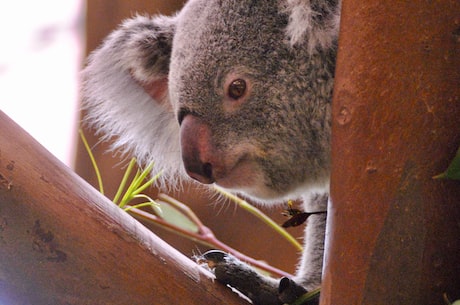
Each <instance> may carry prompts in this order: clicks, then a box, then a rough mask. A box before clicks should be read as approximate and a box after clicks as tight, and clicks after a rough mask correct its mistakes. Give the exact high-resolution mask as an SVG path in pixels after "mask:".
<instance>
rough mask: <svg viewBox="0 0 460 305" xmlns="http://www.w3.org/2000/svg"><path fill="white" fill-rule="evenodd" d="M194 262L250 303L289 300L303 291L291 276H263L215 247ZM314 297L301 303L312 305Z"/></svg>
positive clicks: (273, 303) (277, 303)
mask: <svg viewBox="0 0 460 305" xmlns="http://www.w3.org/2000/svg"><path fill="white" fill-rule="evenodd" d="M197 262H198V263H199V264H201V265H204V266H207V268H208V269H210V270H211V271H212V272H214V274H215V276H216V280H217V281H218V282H220V283H222V284H224V285H228V286H230V287H232V288H235V289H237V290H238V291H240V292H241V293H242V294H244V295H246V296H247V297H248V298H249V299H250V300H251V301H252V302H253V304H254V305H282V304H286V303H291V302H293V301H296V300H297V299H298V298H299V297H300V296H302V295H304V294H305V293H306V290H305V288H303V287H302V286H300V285H298V284H296V283H295V282H294V281H293V280H291V279H288V278H282V279H281V280H279V279H273V278H270V277H267V276H263V275H261V274H259V273H258V272H257V271H255V270H254V269H253V268H252V267H250V266H249V265H247V264H245V263H243V262H242V261H240V260H239V259H237V258H236V257H234V256H233V255H231V254H228V253H225V252H222V251H219V250H211V251H208V252H206V253H204V254H203V255H201V256H199V257H198V258H197ZM318 300H319V298H315V300H311V301H308V303H303V304H309V305H316V304H318Z"/></svg>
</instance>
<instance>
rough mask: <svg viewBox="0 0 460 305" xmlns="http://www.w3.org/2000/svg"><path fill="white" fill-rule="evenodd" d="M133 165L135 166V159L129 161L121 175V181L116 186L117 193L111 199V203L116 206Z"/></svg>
mask: <svg viewBox="0 0 460 305" xmlns="http://www.w3.org/2000/svg"><path fill="white" fill-rule="evenodd" d="M134 165H136V158H132V159H131V161H130V162H129V165H128V168H127V169H126V171H125V174H124V175H123V179H122V180H121V183H120V185H119V186H118V190H117V193H116V194H115V197H113V202H114V203H115V204H118V200H120V196H121V193H122V192H123V190H124V188H125V186H126V182H127V181H128V178H129V175H131V172H132V171H133V168H134Z"/></svg>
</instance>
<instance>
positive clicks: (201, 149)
mask: <svg viewBox="0 0 460 305" xmlns="http://www.w3.org/2000/svg"><path fill="white" fill-rule="evenodd" d="M180 142H181V153H182V161H183V162H184V166H185V170H186V171H187V174H188V175H189V176H190V177H191V178H193V179H195V180H197V181H198V182H201V183H203V184H211V183H214V182H215V179H214V175H213V163H212V156H213V153H212V152H213V149H212V145H211V131H210V130H209V127H208V125H206V124H205V123H203V122H202V120H201V119H200V118H198V117H196V116H195V115H193V114H187V115H186V116H184V117H183V118H182V120H181V128H180Z"/></svg>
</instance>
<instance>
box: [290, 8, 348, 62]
mask: <svg viewBox="0 0 460 305" xmlns="http://www.w3.org/2000/svg"><path fill="white" fill-rule="evenodd" d="M337 1H338V2H339V3H338V5H332V4H331V5H329V6H328V4H327V3H328V1H324V0H323V1H321V4H320V1H318V0H313V1H311V0H286V1H284V3H283V4H284V5H283V6H284V8H283V9H284V10H285V12H286V13H288V14H289V23H288V26H287V27H286V35H287V36H288V38H289V42H290V44H291V45H292V46H294V45H297V44H303V43H305V42H307V48H308V51H309V52H310V53H313V52H314V51H315V50H316V49H328V48H330V47H332V46H333V45H334V43H335V42H336V40H337V37H338V31H339V23H340V0H337ZM312 2H317V3H318V4H317V5H316V6H317V7H316V8H315V5H314V4H313V3H312ZM315 9H316V10H315Z"/></svg>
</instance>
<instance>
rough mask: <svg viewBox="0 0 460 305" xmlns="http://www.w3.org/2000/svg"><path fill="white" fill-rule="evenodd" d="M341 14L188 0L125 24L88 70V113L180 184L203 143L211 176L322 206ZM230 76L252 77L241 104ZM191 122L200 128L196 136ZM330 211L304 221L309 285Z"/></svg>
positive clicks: (245, 0)
mask: <svg viewBox="0 0 460 305" xmlns="http://www.w3.org/2000/svg"><path fill="white" fill-rule="evenodd" d="M339 10H340V3H339V2H338V1H337V0H324V1H320V0H311V1H310V0H270V1H269V0H266V1H256V0H233V1H230V0H190V1H189V2H188V3H187V4H186V5H185V7H184V8H183V9H182V10H181V11H180V12H179V13H178V14H177V15H176V16H173V17H164V16H158V17H154V18H149V17H144V16H138V17H135V18H133V19H130V20H128V21H125V22H124V23H123V24H122V25H121V26H120V27H119V28H118V29H117V30H116V31H114V32H113V33H112V34H111V35H110V36H109V37H108V38H107V39H106V40H105V41H104V43H103V45H102V46H101V47H100V48H99V49H97V50H96V51H95V52H93V54H92V55H91V56H90V58H89V62H88V65H87V67H86V68H85V70H84V71H83V80H84V86H83V96H84V107H85V109H87V112H88V116H87V121H88V122H89V123H91V124H93V125H94V126H95V127H96V128H97V129H98V130H100V132H101V133H102V134H104V135H105V137H106V138H107V137H114V138H116V140H117V141H116V142H115V144H114V146H115V148H123V149H124V151H125V152H128V151H129V152H130V153H133V154H134V155H136V156H137V157H138V158H139V160H140V161H141V162H142V163H144V164H145V163H147V162H150V161H151V160H154V161H155V162H156V164H157V165H156V166H157V168H156V170H158V169H160V168H161V169H165V174H166V175H167V176H169V179H170V180H171V181H172V182H173V183H177V182H178V181H180V179H179V178H178V177H180V178H181V179H182V178H184V177H187V175H186V172H185V169H186V168H187V171H188V172H189V173H190V171H192V172H193V171H194V169H192V170H191V168H193V166H194V165H195V164H192V165H193V166H190V164H187V163H189V161H188V159H187V157H188V154H189V153H190V152H189V151H187V150H188V149H189V150H190V151H191V152H192V154H194V153H195V151H196V147H198V148H199V149H201V150H203V151H200V152H199V153H198V154H197V156H193V157H194V158H195V159H198V161H199V162H201V161H202V160H201V159H204V158H207V160H205V161H209V162H207V163H204V162H205V161H203V163H199V165H200V166H203V164H204V165H209V166H211V165H212V167H210V168H209V170H208V172H209V173H205V174H206V176H209V177H208V178H209V179H207V178H206V179H204V180H206V181H204V182H207V183H211V182H216V183H217V184H219V185H222V186H223V187H225V188H228V189H229V190H232V191H235V192H239V193H242V194H244V195H245V196H248V197H251V198H253V199H255V200H257V201H259V202H261V203H265V204H272V203H276V202H281V201H282V200H284V199H287V198H294V197H302V198H303V199H304V208H305V210H306V211H307V212H313V211H320V210H326V206H327V192H328V187H329V182H328V181H329V167H330V160H329V146H330V102H331V96H332V88H333V78H334V68H335V54H336V45H337V35H338V20H339ZM234 79H244V80H245V81H246V83H247V85H248V89H247V91H246V93H245V96H244V98H242V99H241V100H236V101H235V100H232V99H229V97H228V96H227V95H226V91H225V90H226V88H227V86H228V82H229V81H231V80H234ZM166 85H167V88H166V87H164V88H163V86H166ZM146 86H150V87H152V86H153V87H154V88H158V91H155V92H156V93H155V94H152V93H151V94H150V95H149V94H147V93H146V91H145V90H144V89H143V87H146ZM162 89H165V90H164V91H163V90H162ZM166 89H167V90H166ZM152 96H154V97H155V98H156V99H154V98H152ZM177 120H179V121H180V122H182V120H184V121H183V122H184V124H182V126H180V125H179V124H178V123H177ZM185 121H187V122H186V123H185ZM184 126H185V127H184ZM189 126H193V127H191V128H195V127H194V126H199V128H202V127H203V126H204V127H203V128H204V129H197V130H200V131H201V130H202V131H203V132H202V134H200V135H197V136H196V137H197V139H194V137H193V136H190V135H189V134H188V133H187V130H184V129H186V128H188V127H189ZM197 128H198V127H197ZM195 131H196V130H195V129H194V130H193V132H195ZM180 132H182V138H181V137H180V136H179V134H180ZM204 135H205V136H204ZM201 137H203V138H205V139H204V140H202V139H201ZM181 143H182V157H184V162H185V163H186V166H185V167H184V164H183V162H181ZM184 143H185V144H184ZM203 143H204V144H203ZM190 147H191V148H190ZM195 161H196V160H194V161H193V162H195ZM241 164H243V165H244V166H242V165H241ZM235 168H237V169H235ZM325 218H326V217H325V215H312V216H311V217H310V219H309V220H308V224H307V229H306V247H305V251H304V254H303V259H302V261H301V264H300V267H299V270H298V272H297V275H296V277H295V278H294V280H295V281H296V282H297V283H298V284H300V285H302V286H304V287H305V288H306V289H307V290H310V289H313V288H315V287H316V286H318V285H319V284H320V279H321V268H322V255H323V248H324V245H323V243H324V230H325V222H326V220H325ZM248 270H250V269H248ZM248 272H249V271H248ZM249 278H250V277H249ZM218 279H219V277H218ZM268 283H270V285H273V283H274V281H273V280H268ZM235 285H236V286H238V285H237V284H235ZM274 285H277V283H276V284H274ZM273 291H276V289H274V290H273ZM248 294H252V295H256V294H257V292H248ZM273 298H274V299H277V296H276V295H274V296H273ZM274 302H275V303H276V301H274Z"/></svg>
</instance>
